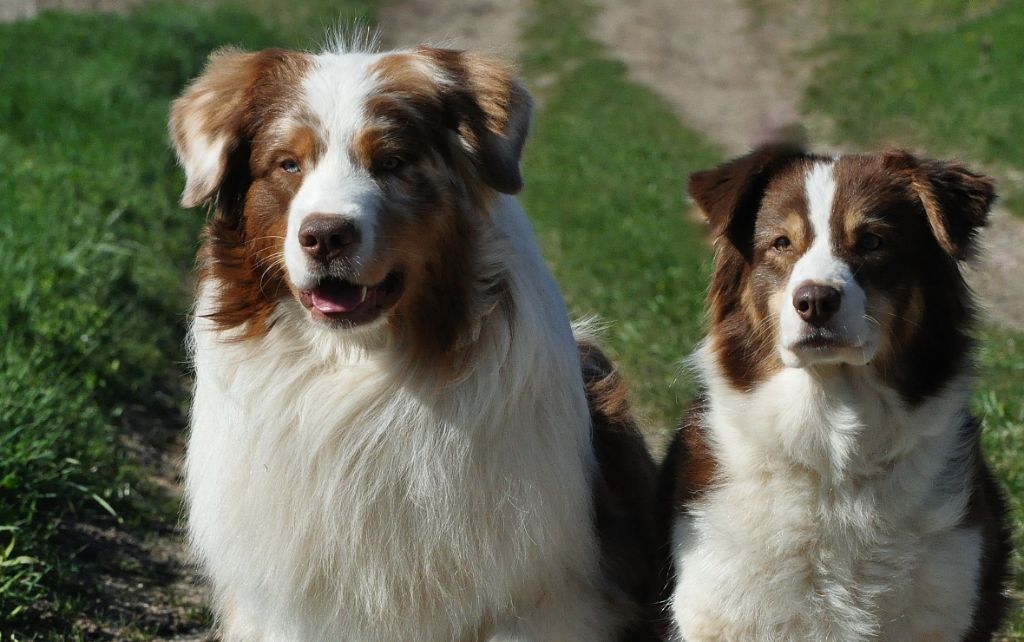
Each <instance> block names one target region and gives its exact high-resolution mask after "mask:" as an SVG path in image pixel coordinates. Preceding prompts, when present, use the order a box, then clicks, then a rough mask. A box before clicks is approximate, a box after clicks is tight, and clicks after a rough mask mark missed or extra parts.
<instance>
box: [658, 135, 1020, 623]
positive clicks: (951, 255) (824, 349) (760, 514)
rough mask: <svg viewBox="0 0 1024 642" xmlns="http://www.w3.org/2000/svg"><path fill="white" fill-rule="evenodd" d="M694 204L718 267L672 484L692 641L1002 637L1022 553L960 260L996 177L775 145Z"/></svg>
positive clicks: (711, 185) (695, 185)
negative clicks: (978, 385)
mask: <svg viewBox="0 0 1024 642" xmlns="http://www.w3.org/2000/svg"><path fill="white" fill-rule="evenodd" d="M690 194H691V196H692V198H693V199H694V201H695V202H696V204H697V206H698V207H699V208H700V209H701V210H702V212H703V213H704V215H705V216H706V217H707V220H708V221H709V223H710V226H711V229H712V232H713V234H714V236H715V238H716V241H715V247H716V256H715V271H714V276H713V281H712V285H711V288H710V292H709V295H708V308H709V317H710V332H709V335H708V336H707V338H706V339H705V341H704V342H703V344H702V345H701V346H700V348H699V349H698V351H697V353H696V355H695V357H694V362H695V366H696V369H697V370H698V372H699V375H700V377H701V379H702V381H703V385H704V387H705V391H704V393H703V395H702V397H701V399H700V400H699V401H698V402H697V403H695V404H694V406H693V407H692V408H691V409H690V411H689V413H688V414H687V416H686V418H685V419H684V422H683V425H682V427H681V429H680V431H679V433H678V434H677V435H676V438H675V442H674V443H673V445H672V447H671V449H670V454H669V456H668V458H667V460H666V463H665V464H664V467H663V470H662V479H661V492H662V499H661V501H662V502H663V503H664V504H663V509H667V511H668V512H669V513H670V516H671V518H670V520H669V523H670V528H671V536H670V537H671V542H672V544H671V550H672V558H673V572H674V579H675V584H674V587H673V588H672V591H671V598H670V602H669V607H670V610H671V614H672V618H673V620H674V623H675V627H676V638H677V639H682V640H687V641H688V642H698V641H708V640H757V641H769V640H813V641H816V642H821V641H829V640H834V641H837V642H838V641H842V642H855V641H858V640H891V641H903V640H931V641H940V640H988V639H990V638H991V636H992V634H993V632H994V630H995V629H996V628H997V627H998V624H999V622H1000V620H1001V618H1002V617H1003V614H1004V613H1005V611H1006V608H1007V598H1006V596H1005V592H1004V590H1005V588H1006V584H1005V582H1006V577H1007V557H1008V554H1009V536H1008V532H1007V524H1006V507H1005V504H1004V501H1003V498H1002V494H1001V491H1000V489H999V488H998V486H997V485H996V482H995V480H994V479H993V477H992V475H991V473H990V472H989V470H988V468H987V466H986V464H985V461H984V459H983V457H982V454H981V450H980V447H979V437H980V431H981V427H980V424H979V423H978V422H977V421H976V420H975V419H974V418H972V417H971V414H970V411H969V409H968V404H969V399H970V394H971V385H972V380H973V378H974V368H973V354H974V346H973V342H972V339H971V330H972V323H973V319H974V306H973V303H972V300H971V295H970V292H969V291H968V288H967V286H966V284H965V283H964V279H963V276H962V274H961V261H962V260H963V259H966V258H968V257H969V256H970V254H971V250H972V243H973V237H974V235H975V232H976V230H977V228H979V227H980V226H982V225H984V223H985V221H986V218H987V215H988V211H989V206H990V204H991V202H992V200H993V198H994V191H993V183H992V181H991V179H988V178H986V177H983V176H979V175H977V174H974V173H972V172H970V171H969V170H967V169H965V168H964V167H962V166H960V165H957V164H953V163H947V162H940V161H932V160H920V159H917V158H915V157H914V156H912V155H910V154H908V153H906V152H902V151H892V152H886V153H879V154H867V155H846V156H840V157H837V158H830V157H822V156H814V155H810V154H806V153H804V152H803V151H802V150H800V149H797V148H795V147H792V146H788V145H770V146H765V147H763V148H761V149H758V150H756V151H754V152H753V153H751V154H749V155H747V156H745V157H742V158H739V159H736V160H733V161H731V162H728V163H726V164H724V165H722V166H720V167H718V168H716V169H713V170H709V171H705V172H699V173H697V174H695V175H693V176H692V177H691V179H690Z"/></svg>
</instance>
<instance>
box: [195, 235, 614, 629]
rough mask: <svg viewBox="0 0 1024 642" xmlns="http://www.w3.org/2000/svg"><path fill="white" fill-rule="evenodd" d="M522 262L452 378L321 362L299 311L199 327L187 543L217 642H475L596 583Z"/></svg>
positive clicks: (586, 500) (376, 355)
mask: <svg viewBox="0 0 1024 642" xmlns="http://www.w3.org/2000/svg"><path fill="white" fill-rule="evenodd" d="M519 225H522V223H519ZM512 236H513V238H515V236H516V235H512ZM518 237H519V238H522V237H523V234H519V235H518ZM524 243H525V242H524ZM513 249H518V251H515V252H513V251H510V252H509V253H508V259H507V261H506V264H507V268H508V278H509V287H510V289H511V293H512V294H511V296H513V297H516V299H515V305H514V306H513V307H514V313H513V314H514V318H504V317H503V316H502V315H499V314H495V315H493V316H494V317H495V319H494V320H493V322H488V323H485V324H483V325H482V327H481V328H480V333H479V336H478V337H477V339H476V342H475V344H476V345H475V347H474V350H476V352H475V353H474V357H473V366H472V367H471V368H470V370H469V371H468V372H467V373H466V374H465V376H463V377H462V378H460V379H458V380H457V381H454V382H448V383H444V384H442V383H439V382H436V381H430V380H417V379H415V378H414V377H413V376H412V375H411V374H410V371H409V368H408V365H409V364H407V363H404V362H403V361H402V360H401V359H400V358H399V357H398V355H394V354H391V352H390V351H389V349H388V348H382V349H380V350H374V351H372V353H357V352H353V353H341V352H339V353H336V354H327V353H325V354H322V355H321V354H317V352H316V350H314V349H311V343H310V341H309V336H307V334H308V333H307V328H306V326H304V325H303V323H298V322H296V321H294V319H297V318H301V317H300V315H292V314H290V313H289V314H286V315H285V316H284V317H283V318H282V319H281V320H280V322H279V323H278V324H276V325H275V326H274V327H273V328H272V329H271V330H270V331H269V333H268V334H267V335H266V336H265V337H263V338H261V339H256V340H250V341H245V342H240V343H229V342H225V341H223V337H221V336H218V333H217V332H215V331H213V329H212V328H211V327H210V326H209V324H208V322H206V321H205V320H203V319H202V318H200V319H198V320H197V321H196V324H195V327H194V328H193V339H194V342H195V365H196V388H195V399H194V404H193V415H192V430H191V436H190V440H189V447H188V456H187V462H186V487H187V499H188V505H189V533H190V536H191V540H192V545H193V549H194V550H195V551H196V553H197V555H198V557H199V560H200V562H201V564H202V565H203V567H204V569H205V570H206V571H207V573H208V575H209V576H210V578H211V581H212V584H213V586H214V590H215V592H216V599H217V601H218V604H219V608H220V610H221V611H222V612H223V613H224V620H225V622H224V623H225V627H226V629H227V637H228V639H231V640H235V639H254V640H267V641H269V640H290V641H299V640H354V641H364V640H365V641H370V640H388V641H401V640H452V639H465V638H471V639H476V636H479V635H482V634H483V633H482V632H486V631H488V630H502V631H505V630H513V629H515V628H516V627H515V626H511V625H509V624H508V622H509V621H511V620H516V619H517V618H521V617H522V616H523V615H524V614H525V613H526V611H528V610H529V608H530V607H531V606H532V605H534V604H536V603H538V602H540V601H542V600H541V596H545V599H548V598H551V597H552V596H554V595H557V594H566V592H567V591H568V590H569V589H568V585H569V584H573V583H575V584H576V586H575V587H574V589H573V590H574V591H576V593H577V594H578V592H579V590H580V589H581V587H582V588H584V589H585V588H586V586H585V585H587V584H588V582H591V581H592V580H594V578H595V577H596V575H597V555H596V549H597V544H596V538H595V535H594V533H593V528H592V524H591V497H590V476H591V474H592V469H593V465H594V464H593V461H592V460H593V454H592V451H591V448H590V433H589V430H590V423H589V415H588V411H587V407H586V400H585V397H584V394H583V388H582V382H581V380H580V376H579V360H578V355H577V353H576V348H575V342H574V340H573V338H572V334H571V330H570V328H569V325H568V321H567V318H566V315H565V310H564V308H563V307H562V304H561V300H560V298H559V297H558V295H557V291H555V290H554V287H553V284H551V283H550V279H549V277H548V276H547V274H546V272H543V267H542V266H543V264H542V263H541V262H540V259H539V255H537V253H536V252H535V250H534V249H533V248H532V246H525V247H519V248H513ZM517 262H518V263H517ZM212 291H213V287H212V286H210V287H207V288H206V290H205V292H206V293H207V295H208V294H209V293H210V292H212ZM524 293H525V294H524ZM203 306H204V301H203V299H202V298H201V299H200V302H199V309H200V310H202V309H203ZM303 322H304V319H303ZM513 327H514V328H515V332H514V333H513V332H512V329H513ZM581 639H582V638H581ZM587 639H592V638H587Z"/></svg>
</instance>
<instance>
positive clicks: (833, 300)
mask: <svg viewBox="0 0 1024 642" xmlns="http://www.w3.org/2000/svg"><path fill="white" fill-rule="evenodd" d="M841 303H842V295H841V294H840V293H839V290H837V289H835V288H834V287H831V286H828V285H819V284H817V283H804V284H803V285H801V286H800V287H798V288H797V289H796V292H794V293H793V307H794V308H796V312H797V314H799V315H800V318H801V319H803V320H804V321H806V322H807V323H809V324H811V325H824V324H825V323H826V322H828V320H829V319H831V318H832V315H834V314H835V313H836V310H838V309H839V305H840V304H841Z"/></svg>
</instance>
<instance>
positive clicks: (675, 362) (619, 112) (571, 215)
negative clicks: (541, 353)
mask: <svg viewBox="0 0 1024 642" xmlns="http://www.w3.org/2000/svg"><path fill="white" fill-rule="evenodd" d="M591 11H592V9H591V8H590V6H589V5H587V4H585V3H584V2H579V1H577V0H538V2H537V3H536V13H535V14H534V15H533V19H532V21H531V23H530V24H529V25H527V29H526V34H525V40H526V43H525V44H526V46H525V47H524V49H525V50H526V51H528V52H530V54H529V55H528V57H527V58H526V59H525V60H524V66H525V71H526V73H527V76H528V78H533V79H538V78H547V79H548V80H549V81H550V78H551V74H555V76H556V78H557V81H556V82H555V84H554V85H553V86H552V87H551V88H550V90H547V91H544V92H541V95H542V100H543V109H542V110H541V111H540V112H539V114H538V117H537V120H536V123H535V126H534V134H533V136H532V138H531V140H530V142H529V143H528V145H527V150H526V158H525V179H526V189H525V190H524V192H523V200H524V203H525V206H526V210H527V211H528V212H529V213H530V216H531V218H532V219H533V221H534V224H535V226H536V228H537V232H538V235H539V237H540V240H541V244H542V246H543V249H544V253H545V257H546V258H547V259H548V261H549V263H550V264H551V265H552V268H553V270H554V273H555V278H556V279H557V280H558V282H559V284H560V285H561V287H562V291H563V293H564V295H565V297H566V299H567V301H568V303H569V306H570V308H571V310H572V312H573V313H574V314H575V315H576V316H587V315H592V314H596V315H598V316H599V317H600V318H601V319H602V320H603V321H605V322H606V323H608V329H607V332H606V344H607V347H608V349H609V353H610V354H611V355H612V356H613V357H614V359H615V360H616V362H617V363H618V364H619V365H620V367H621V368H622V369H623V370H624V371H625V373H626V375H627V377H628V379H629V382H630V385H631V389H632V392H633V396H634V399H635V402H636V404H637V406H638V408H639V409H640V410H641V412H642V414H643V415H645V416H646V418H647V421H646V422H645V423H647V424H650V425H651V430H650V432H651V434H652V435H655V436H657V435H659V434H664V432H665V431H667V429H668V428H669V427H671V426H672V425H674V423H675V422H676V421H677V420H678V417H679V415H680V413H681V409H682V408H683V407H684V405H685V404H686V403H688V401H689V398H690V396H691V394H692V392H693V389H692V384H691V383H689V382H688V381H686V379H685V378H682V379H681V378H680V360H681V359H682V358H683V357H684V356H685V355H686V354H688V353H689V352H690V350H691V349H692V348H693V346H694V344H695V343H696V342H697V341H698V340H699V338H700V336H701V334H702V325H703V323H702V319H703V312H702V309H703V305H702V304H703V295H704V288H705V283H706V282H707V276H708V274H709V270H710V254H709V251H708V249H707V245H706V243H705V241H704V239H703V238H702V231H701V229H700V228H699V227H698V225H697V224H695V223H692V222H690V221H689V220H688V219H687V216H686V215H687V211H688V209H689V208H688V207H687V205H686V202H685V198H684V197H685V193H684V191H685V185H686V176H687V175H688V173H689V172H691V171H694V170H697V169H702V168H706V167H708V166H710V165H713V164H714V163H716V162H717V161H718V159H719V155H718V152H717V151H716V150H715V149H713V148H712V147H710V146H709V145H707V144H706V143H705V142H703V141H702V140H701V139H700V138H699V137H697V136H696V135H695V134H694V133H693V132H691V131H690V130H688V129H686V128H685V127H683V126H682V125H680V124H679V122H678V119H677V118H675V116H674V115H673V114H672V112H671V110H670V109H669V107H668V106H667V105H666V104H664V103H663V102H662V101H661V100H660V99H659V98H656V97H655V96H654V95H653V94H652V93H651V92H650V91H648V90H646V89H643V88H641V87H638V86H637V85H635V84H633V83H631V82H629V81H628V80H627V78H626V70H625V67H624V66H623V65H622V63H620V62H618V61H615V60H612V59H610V58H608V57H607V56H606V54H604V52H602V51H601V49H600V48H599V47H598V46H597V45H596V44H595V43H594V42H593V41H591V40H590V39H589V38H587V37H586V35H585V34H586V24H587V20H588V19H589V17H590V13H591Z"/></svg>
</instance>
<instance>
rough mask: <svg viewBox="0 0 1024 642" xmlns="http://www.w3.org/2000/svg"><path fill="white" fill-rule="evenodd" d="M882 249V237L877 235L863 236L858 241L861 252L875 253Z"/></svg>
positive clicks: (868, 234)
mask: <svg viewBox="0 0 1024 642" xmlns="http://www.w3.org/2000/svg"><path fill="white" fill-rule="evenodd" d="M880 247H882V237H881V236H879V235H877V234H871V233H870V232H869V233H867V234H862V235H861V237H860V238H859V239H857V249H858V250H860V251H861V252H874V251H875V250H877V249H878V248H880Z"/></svg>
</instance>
